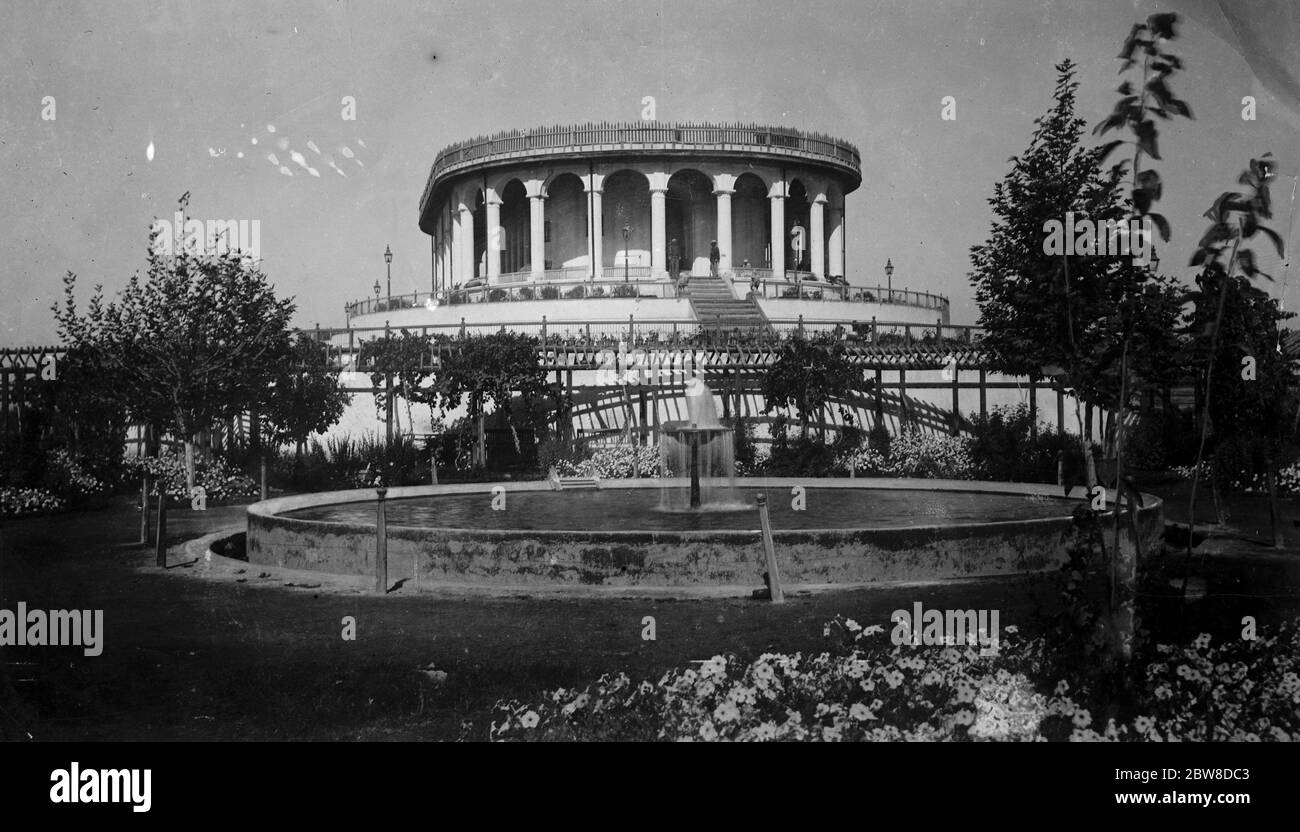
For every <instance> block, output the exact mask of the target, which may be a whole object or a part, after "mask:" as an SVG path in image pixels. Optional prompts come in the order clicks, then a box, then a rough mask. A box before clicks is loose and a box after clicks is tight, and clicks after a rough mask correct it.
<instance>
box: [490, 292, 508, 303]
mask: <svg viewBox="0 0 1300 832" xmlns="http://www.w3.org/2000/svg"><path fill="white" fill-rule="evenodd" d="M488 300H490V301H492V302H494V303H499V302H501V301H503V300H510V293H509V292H507V291H506V290H505V289H492V290H491V291H489V292H488Z"/></svg>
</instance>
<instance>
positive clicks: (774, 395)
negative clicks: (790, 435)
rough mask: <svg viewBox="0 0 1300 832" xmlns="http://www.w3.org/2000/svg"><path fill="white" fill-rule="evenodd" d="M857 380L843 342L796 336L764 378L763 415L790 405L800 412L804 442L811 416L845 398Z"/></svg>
mask: <svg viewBox="0 0 1300 832" xmlns="http://www.w3.org/2000/svg"><path fill="white" fill-rule="evenodd" d="M857 379H858V373H857V371H856V370H855V369H854V368H853V365H852V364H851V363H850V362H849V360H848V357H847V356H846V354H845V347H844V343H843V342H842V341H840V340H838V339H836V338H833V337H829V336H826V335H815V336H813V337H812V338H808V337H805V336H803V335H801V334H798V333H796V334H795V335H794V337H792V338H790V339H788V340H786V341H785V342H784V343H783V344H782V345H781V354H780V355H778V356H777V359H776V361H774V362H772V364H771V366H769V367H768V369H767V373H766V375H764V377H763V400H764V401H765V402H766V406H765V408H764V411H763V412H765V413H771V412H772V411H773V410H775V409H776V408H778V407H790V406H793V407H794V408H795V409H796V410H797V411H798V413H799V437H800V439H807V438H808V424H809V420H810V417H812V416H813V415H815V414H820V413H821V412H822V409H823V408H824V407H825V406H826V404H827V403H828V402H830V401H832V400H835V399H841V400H842V399H844V398H846V397H847V396H848V395H849V393H850V392H851V391H852V389H853V385H854V383H855V382H856V381H857Z"/></svg>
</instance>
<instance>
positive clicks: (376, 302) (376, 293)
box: [372, 278, 383, 309]
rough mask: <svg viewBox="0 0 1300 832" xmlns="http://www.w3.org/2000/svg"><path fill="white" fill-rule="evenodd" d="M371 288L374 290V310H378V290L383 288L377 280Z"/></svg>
mask: <svg viewBox="0 0 1300 832" xmlns="http://www.w3.org/2000/svg"><path fill="white" fill-rule="evenodd" d="M372 288H373V289H374V290H375V309H378V308H379V290H380V289H381V288H383V287H382V286H380V285H379V279H378V278H376V279H375V285H374V286H373V287H372Z"/></svg>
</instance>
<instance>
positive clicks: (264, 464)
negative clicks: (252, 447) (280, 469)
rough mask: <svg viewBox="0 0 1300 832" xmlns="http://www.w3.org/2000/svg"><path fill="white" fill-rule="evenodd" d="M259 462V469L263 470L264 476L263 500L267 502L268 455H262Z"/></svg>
mask: <svg viewBox="0 0 1300 832" xmlns="http://www.w3.org/2000/svg"><path fill="white" fill-rule="evenodd" d="M259 461H260V463H261V464H260V465H259V466H258V467H259V468H261V475H262V500H263V501H265V500H266V454H262V455H261V457H260V458H259Z"/></svg>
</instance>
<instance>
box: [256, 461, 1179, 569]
mask: <svg viewBox="0 0 1300 832" xmlns="http://www.w3.org/2000/svg"><path fill="white" fill-rule="evenodd" d="M758 484H759V483H754V482H750V483H746V482H744V481H738V482H737V485H738V486H739V487H752V486H755V485H758ZM761 484H762V485H763V486H764V487H767V488H771V489H772V491H773V492H774V493H775V492H778V491H780V490H781V489H783V488H784V490H785V491H787V492H788V491H789V489H790V487H791V486H793V485H803V486H805V487H816V488H888V489H905V488H916V489H924V490H959V489H960V490H979V491H988V492H997V493H1018V494H1036V495H1042V496H1054V497H1059V496H1060V491H1059V490H1058V489H1056V488H1055V487H1051V486H1039V485H1025V484H1013V483H975V482H947V481H942V480H883V479H882V480H866V479H834V480H808V479H802V478H801V479H797V480H796V479H790V480H785V479H778V478H773V479H767V480H763V481H762V482H761ZM494 485H503V486H505V487H506V488H507V490H508V491H536V490H546V489H547V488H548V487H549V486H548V484H547V483H544V482H526V483H474V484H467V485H443V486H417V487H411V488H392V489H389V491H388V496H389V499H402V498H406V497H424V496H436V495H439V494H457V493H460V494H463V493H487V492H489V491H490V490H491V488H492V487H493V486H494ZM602 487H611V488H628V487H632V488H635V487H643V488H654V487H655V486H654V483H653V482H650V481H641V482H640V483H637V482H634V481H616V482H606V483H602ZM374 501H375V492H374V491H373V490H371V489H366V490H359V491H342V492H330V493H327V494H313V495H304V496H300V497H286V498H281V499H276V500H268V501H266V502H264V503H257V504H254V505H252V506H250V507H249V509H248V559H249V562H250V563H254V564H261V565H268V566H280V567H288V568H293V569H309V570H319V571H323V572H332V573H338V574H346V575H373V574H375V527H374V525H373V524H369V525H362V524H351V523H341V522H329V521H319V520H303V519H298V518H292V517H285V516H283V514H282V513H283V512H288V511H293V510H295V509H298V508H305V507H308V506H315V505H322V504H336V503H348V502H371V503H373V502H374ZM1075 504H1076V502H1075V501H1074V500H1070V501H1066V500H1062V516H1061V517H1059V518H1056V517H1053V518H1047V519H1033V520H1023V521H1007V522H996V523H962V524H957V525H933V526H913V527H907V528H888V529H825V530H816V529H813V530H807V529H805V530H789V531H777V532H774V534H773V540H774V543H775V546H776V552H777V559H778V564H779V570H780V576H781V581H782V583H783V584H825V583H845V584H849V583H870V582H876V581H911V580H933V579H943V578H962V577H974V576H979V575H998V574H1007V573H1015V572H1031V571H1039V570H1045V569H1052V568H1055V567H1057V566H1058V565H1059V564H1061V563H1062V562H1063V561H1064V559H1065V545H1066V543H1067V541H1068V539H1069V535H1070V526H1071V521H1070V519H1069V517H1068V513H1069V511H1070V509H1072V508H1073V506H1074V505H1075ZM755 515H757V510H755ZM755 525H757V517H755ZM1138 527H1139V536H1140V539H1141V540H1142V550H1143V552H1152V551H1155V550H1156V549H1157V547H1158V546H1159V545H1160V536H1161V534H1162V532H1163V530H1164V519H1163V506H1162V504H1161V502H1160V500H1159V499H1158V498H1154V497H1150V496H1149V495H1148V496H1147V503H1146V506H1145V507H1144V508H1142V509H1140V510H1139V512H1138ZM764 571H765V566H764V559H763V547H762V539H761V536H760V534H759V533H758V532H755V531H706V532H694V531H692V532H649V531H584V530H573V531H533V530H509V531H497V530H487V529H483V530H477V529H438V528H413V527H405V526H394V525H391V524H389V526H388V577H389V581H390V582H391V583H396V582H397V581H400V580H402V579H403V578H418V581H419V582H420V583H422V584H425V583H433V584H448V585H453V584H462V585H502V586H527V585H534V584H543V585H565V584H568V585H595V586H611V587H620V586H622V587H636V586H694V585H704V586H730V585H742V586H761V585H762V583H763V577H762V576H763V573H764Z"/></svg>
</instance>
